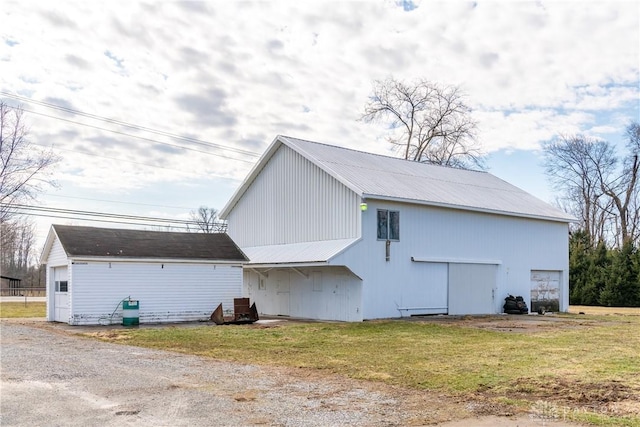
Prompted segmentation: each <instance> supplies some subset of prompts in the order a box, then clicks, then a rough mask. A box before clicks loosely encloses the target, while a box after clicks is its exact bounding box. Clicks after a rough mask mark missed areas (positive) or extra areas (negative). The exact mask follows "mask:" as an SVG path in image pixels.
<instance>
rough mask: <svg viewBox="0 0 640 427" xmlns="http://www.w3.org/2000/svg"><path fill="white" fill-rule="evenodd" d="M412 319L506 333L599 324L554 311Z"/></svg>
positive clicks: (530, 332) (536, 331)
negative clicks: (549, 312) (541, 313)
mask: <svg viewBox="0 0 640 427" xmlns="http://www.w3.org/2000/svg"><path fill="white" fill-rule="evenodd" d="M410 320H412V321H421V322H426V323H442V324H455V325H458V326H465V327H469V328H477V329H485V330H491V331H498V332H505V333H527V334H532V333H540V332H548V331H551V330H568V329H584V328H590V327H593V326H595V325H597V324H598V320H596V319H592V318H591V319H589V318H582V317H572V316H564V315H558V314H553V313H551V314H544V315H538V314H529V315H526V314H525V315H517V314H504V315H489V316H444V315H443V316H414V317H411V318H410Z"/></svg>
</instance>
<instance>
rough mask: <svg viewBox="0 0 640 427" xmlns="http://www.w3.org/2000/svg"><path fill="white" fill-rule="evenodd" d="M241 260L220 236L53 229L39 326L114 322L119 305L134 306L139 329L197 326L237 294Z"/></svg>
mask: <svg viewBox="0 0 640 427" xmlns="http://www.w3.org/2000/svg"><path fill="white" fill-rule="evenodd" d="M246 261H247V258H246V257H245V255H244V254H243V252H242V251H241V250H240V249H239V248H238V246H237V245H236V244H235V243H234V242H233V240H231V238H230V237H229V236H228V235H226V234H224V233H212V234H205V233H175V232H161V231H146V230H126V229H112V228H97V227H80V226H67V225H53V226H52V227H51V229H50V231H49V235H48V236H47V240H46V243H45V247H44V250H43V253H42V260H41V263H42V264H45V265H46V269H47V292H46V294H47V320H48V321H55V322H64V323H69V324H70V325H98V324H109V323H119V322H121V320H122V314H123V313H122V304H121V302H122V301H123V300H124V299H128V298H131V299H133V300H137V301H139V320H140V323H158V322H181V321H197V320H206V319H208V318H209V316H210V315H211V313H212V312H213V310H214V309H215V308H216V307H217V306H218V304H220V303H222V304H223V305H224V306H226V307H232V306H233V299H234V298H235V297H239V296H241V295H242V265H243V263H244V262H246Z"/></svg>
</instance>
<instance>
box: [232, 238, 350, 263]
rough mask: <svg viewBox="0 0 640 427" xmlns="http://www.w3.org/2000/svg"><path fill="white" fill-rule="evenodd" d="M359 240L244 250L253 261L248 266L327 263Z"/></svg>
mask: <svg viewBox="0 0 640 427" xmlns="http://www.w3.org/2000/svg"><path fill="white" fill-rule="evenodd" d="M357 241H358V239H337V240H322V241H317V242H302V243H289V244H285V245H268V246H253V247H248V248H242V250H243V251H244V253H245V254H246V255H247V256H248V257H249V259H250V260H251V261H249V262H248V263H247V265H263V264H265V265H267V264H268V265H272V264H311V263H327V262H328V261H330V260H331V258H333V257H335V256H336V255H338V254H339V253H341V252H342V251H343V250H345V249H346V248H348V247H349V246H351V245H352V244H353V243H355V242H357Z"/></svg>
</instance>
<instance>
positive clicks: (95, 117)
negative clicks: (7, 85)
mask: <svg viewBox="0 0 640 427" xmlns="http://www.w3.org/2000/svg"><path fill="white" fill-rule="evenodd" d="M0 95H3V96H6V97H8V98H12V99H15V100H18V101H22V102H27V103H31V104H36V105H41V106H44V107H47V108H53V109H56V110H60V111H64V112H67V113H71V114H75V115H79V116H83V117H88V118H90V119H93V120H100V121H103V122H107V123H112V124H117V125H120V126H125V127H128V128H131V129H135V130H142V131H145V132H149V133H153V134H156V135H162V136H168V137H171V138H175V139H180V140H183V141H188V142H191V143H194V144H200V145H205V146H209V147H214V148H218V149H221V150H227V151H233V152H236V153H238V154H244V155H247V156H254V157H260V153H256V152H255V151H249V150H243V149H241V148H235V147H230V146H228V145H222V144H216V143H213V142H209V141H203V140H201V139H197V138H192V137H189V136H183V135H178V134H175V133H170V132H166V131H161V130H157V129H153V128H149V127H146V126H141V125H137V124H133V123H129V122H125V121H121V120H116V119H112V118H109V117H104V116H99V115H96V114H91V113H86V112H83V111H80V110H74V109H72V108H68V107H63V106H60V105H56V104H52V103H49V102H44V101H38V100H34V99H31V98H27V97H23V96H19V95H14V94H11V93H8V92H4V91H0ZM25 111H26V110H25Z"/></svg>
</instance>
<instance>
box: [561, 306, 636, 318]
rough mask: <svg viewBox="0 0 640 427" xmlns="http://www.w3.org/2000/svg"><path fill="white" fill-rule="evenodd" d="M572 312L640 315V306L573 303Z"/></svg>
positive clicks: (598, 314)
mask: <svg viewBox="0 0 640 427" xmlns="http://www.w3.org/2000/svg"><path fill="white" fill-rule="evenodd" d="M569 313H571V314H578V313H584V314H593V315H596V316H610V315H624V316H640V307H597V306H590V305H571V306H569Z"/></svg>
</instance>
